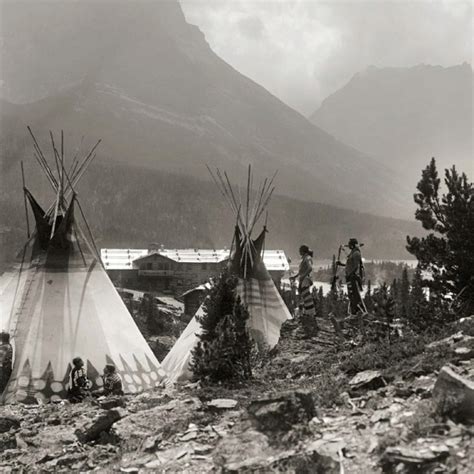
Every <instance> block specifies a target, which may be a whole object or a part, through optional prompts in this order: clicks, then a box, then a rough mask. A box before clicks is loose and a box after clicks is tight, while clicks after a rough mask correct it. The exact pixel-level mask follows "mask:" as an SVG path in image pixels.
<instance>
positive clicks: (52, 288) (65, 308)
mask: <svg viewBox="0 0 474 474" xmlns="http://www.w3.org/2000/svg"><path fill="white" fill-rule="evenodd" d="M35 149H36V152H37V155H39V156H37V158H38V159H39V160H40V164H41V166H42V168H43V170H44V171H45V173H46V175H47V176H48V179H49V181H50V183H51V184H52V186H53V188H54V189H55V191H56V202H55V204H54V205H53V206H51V208H50V210H49V211H47V212H44V211H43V209H42V208H41V207H40V206H39V204H38V203H37V202H36V200H35V199H34V197H33V196H32V194H31V193H30V192H29V191H28V190H27V189H26V188H25V196H26V197H27V199H28V201H29V203H30V206H31V208H32V210H33V214H34V217H35V221H36V228H35V231H34V232H33V235H32V236H31V237H30V238H29V239H28V241H27V242H26V244H25V245H24V247H23V249H22V251H21V252H20V253H19V256H18V261H17V263H16V265H15V266H14V267H13V268H12V270H11V271H9V272H7V273H5V274H4V275H2V277H1V278H0V329H1V330H4V331H7V332H9V333H10V335H11V339H12V345H13V350H14V363H13V373H12V376H11V378H10V381H9V383H8V386H7V388H6V389H5V392H4V394H3V401H4V402H6V403H11V402H15V401H23V402H29V401H34V400H38V399H40V400H42V401H47V400H55V399H59V398H63V397H65V395H66V393H67V386H68V383H69V375H70V371H71V360H72V359H73V358H74V357H76V356H80V357H82V358H83V360H84V361H85V362H86V368H87V372H88V377H89V379H90V380H91V381H92V383H93V384H94V386H95V387H96V388H97V387H98V386H100V384H101V379H100V376H99V373H101V372H102V369H103V367H104V366H105V364H107V363H113V364H114V365H115V366H116V367H117V372H118V373H119V374H120V375H121V377H122V381H123V386H124V390H125V392H137V391H140V390H143V389H146V388H150V387H153V386H156V385H159V384H160V383H163V382H165V381H166V380H167V379H166V374H165V372H164V371H163V369H162V368H161V366H160V364H159V362H158V361H157V359H156V357H155V356H154V354H153V352H152V351H151V350H150V348H149V346H148V344H147V343H146V341H145V339H144V338H143V336H142V334H141V333H140V331H139V330H138V328H137V326H136V324H135V322H134V321H133V319H132V317H131V315H130V313H129V312H128V310H127V308H126V306H125V305H124V303H123V302H122V300H121V298H120V296H119V295H118V293H117V292H116V290H115V288H114V286H113V285H112V282H111V281H110V279H109V278H108V276H107V274H106V272H105V270H104V269H103V267H102V266H101V263H100V258H99V256H98V255H97V252H96V251H95V248H94V245H93V243H91V240H92V239H91V238H86V236H85V234H84V232H83V231H82V229H81V227H80V226H79V224H78V222H77V221H76V217H75V213H76V209H79V210H80V213H81V214H82V209H81V207H80V204H79V203H78V201H77V199H76V196H75V193H74V190H73V188H72V186H73V183H77V178H78V177H79V176H80V175H77V174H72V175H71V177H69V176H68V175H67V173H66V172H65V171H64V158H63V153H62V146H61V154H59V153H58V157H57V158H58V159H57V163H58V176H57V177H55V176H54V173H53V172H52V170H51V168H50V167H49V165H48V163H47V162H46V160H45V159H44V156H41V155H42V153H41V150H40V149H39V147H37V143H36V142H35ZM40 153H41V155H40ZM91 156H92V155H91ZM87 160H89V158H87ZM82 165H83V166H84V167H82ZM82 165H81V166H78V167H77V170H78V171H76V173H82V172H83V170H84V169H85V167H86V166H87V162H86V161H84V162H83V163H82ZM52 178H54V179H52ZM66 183H68V184H66ZM86 227H87V228H88V226H87V224H86Z"/></svg>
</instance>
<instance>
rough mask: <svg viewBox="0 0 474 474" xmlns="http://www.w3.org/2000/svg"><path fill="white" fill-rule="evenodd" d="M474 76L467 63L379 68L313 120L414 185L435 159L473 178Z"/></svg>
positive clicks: (350, 85)
mask: <svg viewBox="0 0 474 474" xmlns="http://www.w3.org/2000/svg"><path fill="white" fill-rule="evenodd" d="M473 86H474V76H473V72H472V68H471V66H470V65H468V64H463V65H460V66H453V67H447V68H444V67H441V66H425V65H420V66H416V67H412V68H382V69H379V68H375V67H370V68H368V69H367V70H366V71H364V72H362V73H359V74H356V75H355V76H354V77H353V78H352V79H351V80H350V81H349V83H348V84H346V85H345V86H344V87H343V88H341V89H340V90H338V91H337V92H335V93H334V94H332V95H331V96H329V97H328V98H327V99H326V100H324V102H323V103H322V105H321V107H320V108H319V109H318V110H316V112H314V114H313V115H312V116H311V120H312V121H313V122H314V123H315V124H316V125H318V126H320V127H321V128H323V129H324V130H326V131H327V132H329V133H331V134H333V135H334V136H335V137H337V138H338V139H340V140H342V141H344V142H345V143H347V144H349V145H352V146H354V147H356V148H358V149H359V150H362V151H364V152H366V153H368V154H370V155H371V156H374V157H376V158H377V159H378V160H381V161H382V162H383V163H384V164H388V165H391V166H392V167H394V168H397V169H398V170H399V171H401V172H403V173H404V175H405V178H406V180H408V182H409V183H410V184H414V183H416V180H417V178H418V176H419V170H420V169H421V168H422V167H424V166H425V165H426V163H427V161H428V160H429V159H430V158H431V157H432V156H434V157H435V158H436V159H437V162H438V164H439V167H440V168H446V167H450V166H452V165H453V164H455V165H456V166H457V167H458V169H461V170H463V171H465V172H467V174H468V176H470V177H471V178H472V176H473V175H474V161H473V135H474V133H473V132H474V127H473V120H472V109H473Z"/></svg>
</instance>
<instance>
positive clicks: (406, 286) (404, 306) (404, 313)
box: [399, 265, 410, 319]
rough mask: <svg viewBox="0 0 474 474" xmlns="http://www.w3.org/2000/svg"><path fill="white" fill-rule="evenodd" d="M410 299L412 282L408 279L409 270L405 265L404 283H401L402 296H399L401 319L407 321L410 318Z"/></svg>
mask: <svg viewBox="0 0 474 474" xmlns="http://www.w3.org/2000/svg"><path fill="white" fill-rule="evenodd" d="M409 297H410V280H409V279H408V268H407V266H406V265H405V267H404V268H403V272H402V281H401V283H400V294H399V301H400V303H399V308H400V310H399V315H400V317H401V318H403V319H406V318H407V317H408V299H409Z"/></svg>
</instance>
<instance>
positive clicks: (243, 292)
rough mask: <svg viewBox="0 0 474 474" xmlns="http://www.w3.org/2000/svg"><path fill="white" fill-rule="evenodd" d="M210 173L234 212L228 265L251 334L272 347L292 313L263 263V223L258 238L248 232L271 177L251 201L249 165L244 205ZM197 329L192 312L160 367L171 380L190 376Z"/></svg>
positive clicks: (264, 202) (264, 199) (262, 205)
mask: <svg viewBox="0 0 474 474" xmlns="http://www.w3.org/2000/svg"><path fill="white" fill-rule="evenodd" d="M209 171H210V170H209ZM211 175H212V176H213V178H214V180H215V182H216V184H217V185H218V187H219V189H220V190H221V192H222V194H223V196H224V198H225V199H226V200H227V201H228V202H229V204H230V206H231V208H232V209H233V210H234V212H235V214H236V219H237V225H236V228H235V233H234V240H233V244H232V248H233V252H232V255H231V258H230V262H229V269H230V272H231V273H233V274H234V275H236V276H237V277H238V284H237V288H236V291H237V293H238V294H239V295H240V297H241V301H242V303H243V304H244V305H245V306H246V307H247V309H248V312H249V314H250V320H249V323H248V327H249V332H250V335H251V337H252V338H253V339H254V340H255V341H256V342H257V344H258V345H259V346H260V347H262V348H263V347H268V348H272V347H274V346H275V345H276V344H277V343H278V340H279V338H280V328H281V325H282V324H283V323H284V322H285V321H286V320H287V319H291V314H290V312H289V310H288V308H287V307H286V305H285V303H284V301H283V299H282V297H281V296H280V293H279V292H278V290H277V288H276V286H275V284H274V282H273V280H272V278H271V276H270V274H269V273H268V271H267V269H266V268H265V264H264V263H263V258H262V255H263V251H264V247H265V234H266V232H267V230H266V226H265V227H264V229H263V231H262V232H261V234H260V235H259V236H258V237H257V239H255V240H252V238H251V234H252V230H253V229H254V227H255V224H256V222H257V220H258V219H259V218H260V217H261V215H262V214H263V212H264V210H265V208H266V206H267V204H268V202H269V200H270V197H271V195H272V192H273V188H272V187H271V185H272V182H273V178H272V179H271V180H265V181H264V182H263V183H262V184H261V185H260V188H259V191H258V193H257V196H256V199H255V201H254V203H251V199H250V189H251V183H252V175H251V169H250V167H249V174H248V181H247V198H246V203H245V204H244V205H243V204H242V203H237V201H236V198H235V196H236V194H235V193H234V190H233V189H232V186H231V184H230V180H229V178H228V177H227V175H226V174H225V173H224V176H222V175H221V173H220V172H219V171H217V174H216V175H214V174H213V173H212V172H211ZM242 209H244V212H241V210H242ZM203 311H204V308H203V306H201V308H199V310H198V312H197V313H196V315H197V316H199V315H202V314H203ZM200 331H201V326H200V325H199V322H198V321H197V319H196V316H194V318H193V319H192V320H191V322H190V323H189V324H188V326H187V327H186V329H185V330H184V332H183V334H182V335H181V337H180V338H179V339H178V340H177V341H176V343H175V345H174V346H173V347H172V349H171V351H170V352H169V353H168V355H167V356H166V357H165V359H164V360H163V362H162V364H163V368H164V369H165V370H166V372H167V373H168V375H169V377H170V379H171V380H173V381H183V380H188V379H190V378H191V376H192V373H191V370H190V362H191V358H192V351H193V349H194V348H195V347H196V345H197V343H198V341H199V338H198V334H199V333H200Z"/></svg>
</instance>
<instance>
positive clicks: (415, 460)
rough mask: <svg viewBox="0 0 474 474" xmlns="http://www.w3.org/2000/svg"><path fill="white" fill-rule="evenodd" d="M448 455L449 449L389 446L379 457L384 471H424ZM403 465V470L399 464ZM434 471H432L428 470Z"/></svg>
mask: <svg viewBox="0 0 474 474" xmlns="http://www.w3.org/2000/svg"><path fill="white" fill-rule="evenodd" d="M448 456H449V449H430V448H424V449H423V448H417V449H411V448H406V447H389V448H386V449H385V452H384V454H383V456H382V459H381V465H382V468H383V470H384V472H426V470H427V468H428V467H429V466H430V465H432V464H434V463H437V462H440V461H442V460H444V459H446V458H447V457H448ZM400 464H402V465H405V468H406V469H409V471H406V470H403V471H402V469H401V468H400V467H399V465H400ZM430 472H434V471H430Z"/></svg>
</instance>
